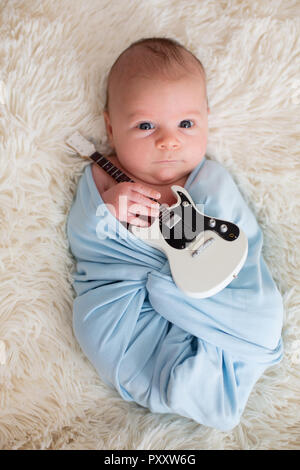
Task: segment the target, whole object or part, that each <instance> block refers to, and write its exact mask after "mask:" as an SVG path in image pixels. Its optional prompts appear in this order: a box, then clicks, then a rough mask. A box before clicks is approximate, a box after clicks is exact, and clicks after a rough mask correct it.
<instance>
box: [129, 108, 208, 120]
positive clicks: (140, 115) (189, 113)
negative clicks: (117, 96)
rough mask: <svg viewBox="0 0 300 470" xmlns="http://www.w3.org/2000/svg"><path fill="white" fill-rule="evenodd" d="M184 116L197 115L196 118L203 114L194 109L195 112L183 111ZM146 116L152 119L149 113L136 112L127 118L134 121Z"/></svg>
mask: <svg viewBox="0 0 300 470" xmlns="http://www.w3.org/2000/svg"><path fill="white" fill-rule="evenodd" d="M183 115H184V116H185V117H188V116H192V115H193V116H195V115H196V116H201V112H200V111H199V110H198V109H196V110H195V109H194V110H192V111H183V112H182V113H181V117H182V116H183ZM145 116H146V117H147V118H151V116H149V114H148V113H146V112H144V113H143V112H140V111H138V112H134V113H130V114H128V116H127V117H128V119H133V118H135V119H136V118H138V117H142V118H144V117H145Z"/></svg>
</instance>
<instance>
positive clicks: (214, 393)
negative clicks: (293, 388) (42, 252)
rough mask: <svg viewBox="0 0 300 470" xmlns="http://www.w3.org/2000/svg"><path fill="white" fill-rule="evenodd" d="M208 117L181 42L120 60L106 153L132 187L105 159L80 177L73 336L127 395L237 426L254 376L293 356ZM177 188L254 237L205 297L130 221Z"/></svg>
mask: <svg viewBox="0 0 300 470" xmlns="http://www.w3.org/2000/svg"><path fill="white" fill-rule="evenodd" d="M208 114H209V107H208V101H207V95H206V81H205V72H204V69H203V67H202V65H201V63H200V62H199V60H198V59H197V58H196V57H194V56H193V55H192V54H191V53H190V52H189V51H187V50H186V49H185V48H184V47H182V46H181V45H180V44H178V43H177V42H176V41H173V40H171V39H166V38H163V39H162V38H149V39H144V40H141V41H138V42H136V43H134V44H133V45H131V46H130V47H129V48H128V49H126V50H125V51H124V52H123V53H122V54H121V55H120V57H119V58H118V59H117V61H116V62H115V64H114V65H113V67H112V69H111V71H110V74H109V77H108V89H107V102H106V107H105V112H104V118H105V124H106V130H107V135H108V137H109V140H110V143H111V146H112V148H113V153H112V154H111V155H109V156H108V158H109V159H110V160H111V162H112V163H113V164H114V165H115V166H116V167H118V168H119V169H121V170H122V171H123V172H124V173H125V174H126V175H127V176H129V177H130V178H131V179H132V180H133V181H134V182H122V183H116V182H115V180H114V179H113V178H112V177H110V176H109V175H108V174H107V173H106V172H105V171H104V170H103V169H101V168H100V167H99V166H97V165H96V164H91V165H87V166H86V167H85V170H84V173H83V175H82V177H81V179H80V181H79V184H78V189H77V194H76V197H75V200H74V202H73V204H72V207H71V210H70V213H69V217H68V224H67V231H68V237H69V242H70V247H71V250H72V253H73V255H74V257H75V259H76V261H77V264H76V271H75V273H74V274H73V278H74V284H73V285H74V289H75V291H76V294H77V297H76V298H75V300H74V307H73V328H74V333H75V336H76V338H77V340H78V342H79V344H80V346H81V348H82V350H83V351H84V353H85V354H86V356H87V357H88V359H89V360H90V362H91V363H92V364H93V365H94V367H95V368H96V370H97V372H98V374H99V375H100V377H101V379H102V380H103V381H104V382H105V383H107V384H108V385H110V386H111V387H114V388H115V389H116V390H117V391H118V393H119V394H120V396H121V397H122V398H123V399H124V400H127V401H134V402H135V403H137V404H139V405H141V406H143V407H147V408H149V409H150V410H151V411H152V412H154V413H176V414H178V415H181V416H185V417H187V418H190V419H193V420H194V421H196V422H197V423H201V424H204V425H206V426H211V427H214V428H217V429H221V430H229V429H232V428H233V427H234V426H236V425H237V424H238V423H239V420H240V417H241V415H242V413H243V410H244V408H245V406H246V403H247V400H248V397H249V394H250V393H251V390H252V388H253V386H254V384H255V382H256V381H257V380H258V379H259V378H260V376H261V375H262V373H263V372H264V370H265V369H266V368H267V367H269V366H270V365H274V364H277V363H278V362H279V361H280V360H281V358H282V355H283V347H282V340H281V328H282V317H283V306H282V298H281V295H280V293H279V291H278V289H277V287H276V284H275V283H274V281H273V279H272V276H271V274H270V272H269V270H268V267H267V265H266V263H265V261H264V258H263V256H262V244H263V236H262V231H261V229H260V227H259V225H258V223H257V221H256V219H255V217H254V214H253V213H252V212H251V210H250V209H249V207H248V206H247V204H246V202H245V201H244V199H243V197H242V195H241V193H240V192H239V190H238V188H237V185H236V184H235V182H234V180H233V178H232V177H231V175H230V174H229V172H228V171H227V170H226V169H225V168H224V167H223V166H222V165H220V164H219V163H217V162H216V161H213V160H210V159H208V158H206V156H205V151H206V146H207V137H208ZM175 184H176V185H179V186H182V187H185V189H186V190H187V191H188V193H189V194H190V196H191V198H192V199H193V201H194V203H195V204H204V207H205V213H207V214H209V215H210V216H212V217H216V218H220V219H223V220H228V221H230V222H233V223H235V224H237V225H238V226H239V227H241V229H242V230H243V231H244V233H245V234H246V236H247V239H248V255H247V259H246V261H245V264H244V266H243V268H242V269H241V271H240V273H239V276H238V278H236V279H234V280H233V281H232V282H231V283H230V284H229V285H228V286H227V287H226V288H225V289H223V290H221V291H220V292H219V293H217V294H215V295H213V296H210V297H208V298H204V299H195V298H192V297H189V296H187V295H185V294H184V293H183V292H182V291H180V290H179V289H178V288H177V287H176V285H175V283H174V282H173V279H172V276H171V272H170V266H169V263H168V260H167V258H166V256H165V255H164V254H163V253H162V252H161V251H159V250H157V249H156V248H154V247H152V246H150V245H149V244H147V243H144V242H143V241H142V240H140V239H139V238H137V237H135V236H134V234H132V233H131V232H130V230H127V228H126V226H125V227H124V225H123V224H127V225H128V224H129V225H130V224H132V225H140V226H142V225H146V224H147V225H148V224H149V223H150V222H149V221H148V218H149V216H153V217H157V216H158V208H157V207H156V206H155V204H156V202H155V201H153V199H155V200H158V199H159V201H160V203H161V204H168V205H172V204H173V203H175V202H176V201H175V197H174V195H173V193H172V192H171V189H170V187H171V185H175ZM121 196H123V197H125V199H126V201H127V205H123V204H121V203H120V199H121ZM124 207H125V208H124ZM99 208H100V209H101V210H100V211H99ZM107 209H108V210H107ZM143 217H144V219H143ZM150 220H151V219H150ZM219 262H220V260H218V259H215V260H214V262H213V264H214V266H213V268H214V269H216V270H217V269H218V266H219ZM203 269H206V267H205V266H203Z"/></svg>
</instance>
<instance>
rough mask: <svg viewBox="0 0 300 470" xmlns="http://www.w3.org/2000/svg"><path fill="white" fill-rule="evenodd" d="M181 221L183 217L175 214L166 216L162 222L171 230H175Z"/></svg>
mask: <svg viewBox="0 0 300 470" xmlns="http://www.w3.org/2000/svg"><path fill="white" fill-rule="evenodd" d="M180 220H181V217H180V216H179V215H178V214H175V213H174V212H171V213H167V217H166V216H165V217H164V218H163V219H162V222H163V223H164V224H165V225H166V226H167V227H168V228H169V229H171V228H173V227H174V226H175V225H176V224H177V223H178V222H179V221H180Z"/></svg>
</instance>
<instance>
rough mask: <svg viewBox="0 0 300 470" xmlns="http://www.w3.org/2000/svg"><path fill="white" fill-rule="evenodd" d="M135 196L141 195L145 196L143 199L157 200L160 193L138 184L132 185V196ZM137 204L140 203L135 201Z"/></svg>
mask: <svg viewBox="0 0 300 470" xmlns="http://www.w3.org/2000/svg"><path fill="white" fill-rule="evenodd" d="M134 193H135V194H134ZM136 194H141V195H143V196H146V198H145V199H147V198H153V199H159V198H160V196H161V194H160V192H158V191H155V189H152V188H148V187H147V186H143V185H142V184H140V183H134V184H133V185H132V195H135V196H136ZM137 202H142V201H141V200H137Z"/></svg>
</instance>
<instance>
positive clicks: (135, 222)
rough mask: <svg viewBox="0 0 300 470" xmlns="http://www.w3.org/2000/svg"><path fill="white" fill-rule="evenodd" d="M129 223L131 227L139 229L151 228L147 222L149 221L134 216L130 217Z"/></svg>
mask: <svg viewBox="0 0 300 470" xmlns="http://www.w3.org/2000/svg"><path fill="white" fill-rule="evenodd" d="M127 221H128V222H129V223H130V224H131V225H137V226H138V227H149V223H148V222H147V220H144V219H142V218H139V217H135V216H134V215H128V218H127Z"/></svg>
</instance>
